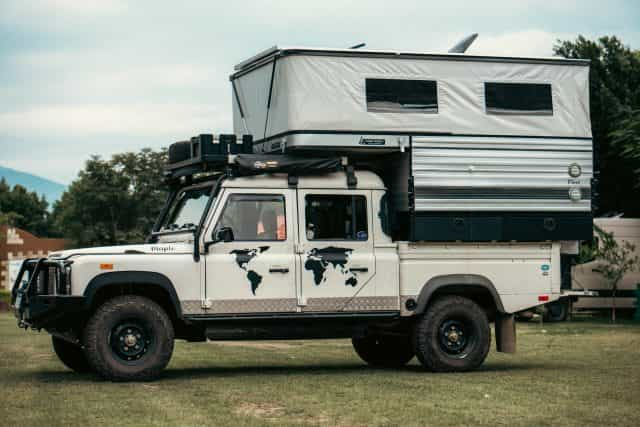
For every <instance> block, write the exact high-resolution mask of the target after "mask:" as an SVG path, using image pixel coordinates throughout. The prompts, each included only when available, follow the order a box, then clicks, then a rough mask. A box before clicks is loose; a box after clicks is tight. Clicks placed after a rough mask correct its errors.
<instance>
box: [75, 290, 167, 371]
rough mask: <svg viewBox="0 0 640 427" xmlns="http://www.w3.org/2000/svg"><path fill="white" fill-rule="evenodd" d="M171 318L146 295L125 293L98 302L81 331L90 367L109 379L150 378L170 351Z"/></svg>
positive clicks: (161, 365) (163, 362)
mask: <svg viewBox="0 0 640 427" xmlns="http://www.w3.org/2000/svg"><path fill="white" fill-rule="evenodd" d="M173 338H174V331H173V325H172V323H171V320H170V319H169V317H168V316H167V314H166V313H165V311H164V310H163V309H162V307H160V306H159V305H158V304H156V303H155V302H153V301H152V300H150V299H148V298H144V297H141V296H135V295H125V296H120V297H116V298H113V299H111V300H109V301H107V302H106V303H104V304H103V305H101V306H100V307H99V308H98V309H97V310H96V311H95V313H94V314H93V315H92V316H91V318H90V319H89V323H88V324H87V327H86V328H85V331H84V347H85V355H86V357H87V360H88V361H89V364H90V365H91V367H92V368H93V369H94V370H95V371H96V372H97V373H98V374H100V375H101V376H102V377H104V378H105V379H108V380H111V381H150V380H154V379H156V378H157V377H159V376H160V373H161V372H162V370H163V369H164V368H165V367H166V366H167V364H168V363H169V360H170V359H171V354H172V353H173Z"/></svg>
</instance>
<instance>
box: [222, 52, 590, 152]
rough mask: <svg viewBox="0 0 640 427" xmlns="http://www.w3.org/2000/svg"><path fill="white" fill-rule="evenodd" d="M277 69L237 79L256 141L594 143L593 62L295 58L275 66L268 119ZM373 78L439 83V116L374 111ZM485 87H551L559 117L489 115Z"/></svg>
mask: <svg viewBox="0 0 640 427" xmlns="http://www.w3.org/2000/svg"><path fill="white" fill-rule="evenodd" d="M272 70H273V62H272V61H267V62H265V64H264V65H262V66H260V67H258V68H255V69H254V70H251V71H249V72H246V73H241V74H239V76H238V77H237V78H236V77H234V76H232V79H234V84H235V85H236V89H237V92H238V97H239V99H240V102H241V103H242V107H243V110H244V114H245V120H246V126H247V129H245V126H244V124H243V123H242V120H241V118H240V114H239V109H238V105H237V102H236V99H235V98H234V100H233V103H234V130H235V132H236V133H237V134H243V133H247V130H248V132H249V133H251V134H253V135H254V139H255V140H260V139H263V138H269V137H271V136H275V135H279V134H283V133H286V132H292V131H306V132H309V131H323V132H331V131H336V132H344V131H356V132H394V133H396V132H397V133H418V134H419V133H449V134H460V135H512V136H516V135H521V136H536V137H577V138H590V137H591V125H590V121H589V95H588V93H589V90H588V84H589V79H588V72H589V68H588V66H587V63H576V64H569V63H567V62H566V61H557V63H553V61H551V60H548V61H539V62H535V61H531V62H530V63H529V62H526V61H510V60H508V59H505V61H504V62H500V61H499V60H496V59H495V58H492V60H490V61H489V60H487V61H483V60H481V59H477V60H460V59H459V58H457V57H451V59H447V58H446V57H437V58H430V57H424V58H404V57H402V56H398V57H397V58H394V57H370V56H367V55H366V52H363V55H362V56H354V55H349V56H339V55H331V54H327V55H323V54H318V53H317V52H314V54H313V55H305V54H304V53H296V54H293V55H285V56H280V57H278V58H277V60H276V65H275V71H274V73H273V87H272V89H271V90H272V94H271V106H270V109H269V112H268V114H267V101H268V97H269V91H270V85H271V78H272ZM366 78H386V79H421V80H436V81H437V95H438V111H437V113H427V112H410V113H407V112H402V113H393V112H371V111H367V105H366V93H365V79H366ZM485 82H503V83H548V84H551V88H552V102H553V114H552V115H528V114H492V113H487V112H486V109H485V95H484V93H485V92H484V83H485ZM267 116H268V119H267Z"/></svg>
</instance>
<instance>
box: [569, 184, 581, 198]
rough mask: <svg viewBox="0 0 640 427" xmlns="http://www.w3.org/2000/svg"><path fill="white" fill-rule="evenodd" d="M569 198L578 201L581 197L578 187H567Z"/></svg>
mask: <svg viewBox="0 0 640 427" xmlns="http://www.w3.org/2000/svg"><path fill="white" fill-rule="evenodd" d="M569 198H570V199H571V200H573V201H574V202H578V201H580V199H582V191H580V189H579V188H575V187H574V188H571V189H569Z"/></svg>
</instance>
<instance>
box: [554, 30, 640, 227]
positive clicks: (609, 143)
mask: <svg viewBox="0 0 640 427" xmlns="http://www.w3.org/2000/svg"><path fill="white" fill-rule="evenodd" d="M554 53H555V54H556V55H559V56H564V57H566V58H582V59H589V60H590V61H591V67H590V71H589V89H590V110H591V126H592V129H593V139H594V145H595V147H596V149H597V150H596V156H597V158H596V165H598V163H599V169H600V171H601V175H600V183H599V194H600V199H599V202H600V203H599V206H598V211H597V212H596V214H604V213H607V212H624V213H625V215H626V216H640V187H638V186H636V185H634V183H637V172H634V170H637V169H638V168H640V165H639V164H638V159H637V158H633V157H629V155H628V154H625V153H626V152H627V151H626V150H627V148H625V147H627V146H628V144H627V142H626V141H630V140H632V139H634V138H636V139H637V129H638V127H637V124H636V125H632V124H629V123H627V124H625V123H624V121H625V118H626V117H629V114H630V112H631V111H635V110H637V109H639V108H640V55H639V54H638V52H637V51H635V52H634V51H632V50H630V49H629V48H628V47H626V46H624V45H623V43H622V41H621V40H620V39H618V38H617V37H615V36H614V37H601V38H599V39H598V40H588V39H586V38H584V37H583V36H579V37H578V38H577V39H576V40H573V41H560V40H559V41H558V44H556V46H554ZM632 117H635V118H636V119H637V115H632ZM622 129H626V131H625V132H626V133H625V135H624V137H623V135H618V132H620V131H621V130H622ZM629 132H630V133H631V134H630V133H629ZM634 132H635V136H634ZM620 139H624V141H625V142H619V143H614V141H615V140H620Z"/></svg>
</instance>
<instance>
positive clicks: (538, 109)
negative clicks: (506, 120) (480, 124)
mask: <svg viewBox="0 0 640 427" xmlns="http://www.w3.org/2000/svg"><path fill="white" fill-rule="evenodd" d="M484 99H485V106H486V109H487V113H493V114H538V115H552V114H553V102H552V98H551V85H550V84H547V83H485V84H484Z"/></svg>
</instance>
